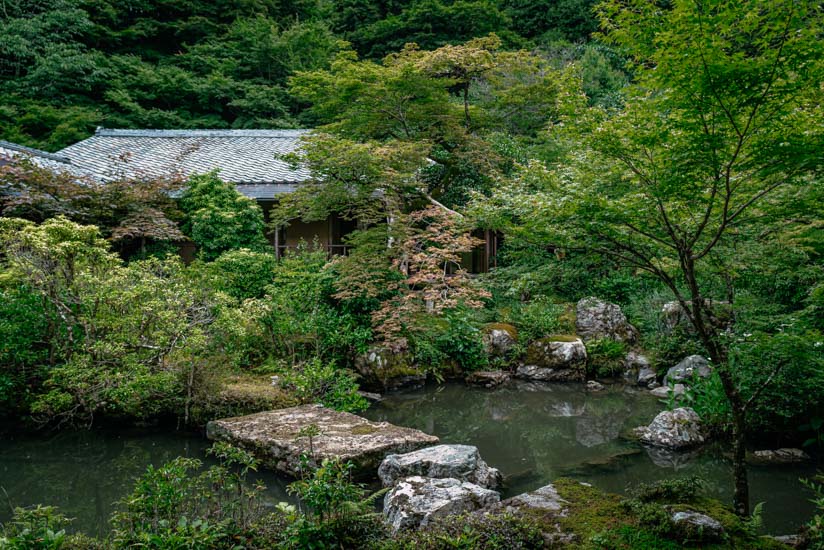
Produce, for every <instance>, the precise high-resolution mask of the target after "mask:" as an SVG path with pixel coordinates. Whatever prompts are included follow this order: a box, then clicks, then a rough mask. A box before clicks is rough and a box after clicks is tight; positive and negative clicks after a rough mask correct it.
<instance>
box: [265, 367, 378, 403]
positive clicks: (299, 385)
mask: <svg viewBox="0 0 824 550" xmlns="http://www.w3.org/2000/svg"><path fill="white" fill-rule="evenodd" d="M280 384H281V386H282V387H284V388H287V389H288V390H289V392H290V393H291V394H292V395H294V396H295V397H296V398H297V399H298V400H299V401H301V402H303V403H321V404H323V405H325V406H327V407H329V408H331V409H335V410H338V411H347V412H358V411H362V410H364V409H366V408H367V407H368V406H369V402H368V401H367V400H366V398H364V397H363V396H362V395H360V394H359V393H358V384H357V382H356V381H355V376H354V374H352V373H351V372H349V371H347V370H345V369H341V368H339V367H337V366H336V365H335V363H334V362H328V363H324V362H323V361H321V360H320V359H318V358H315V359H312V360H310V361H307V362H305V363H302V364H301V365H297V366H295V367H293V368H291V369H288V370H286V371H284V372H283V373H282V374H281V382H280Z"/></svg>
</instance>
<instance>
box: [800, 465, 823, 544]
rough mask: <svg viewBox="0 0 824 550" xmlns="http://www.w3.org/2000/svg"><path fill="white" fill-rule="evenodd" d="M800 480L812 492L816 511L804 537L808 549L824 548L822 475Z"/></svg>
mask: <svg viewBox="0 0 824 550" xmlns="http://www.w3.org/2000/svg"><path fill="white" fill-rule="evenodd" d="M801 482H802V483H803V484H804V485H805V486H806V487H807V488H808V489H810V490H811V491H812V492H813V498H812V502H813V504H815V508H816V513H815V515H814V516H813V518H812V519H811V520H810V522H809V523H807V525H806V528H805V530H804V537H805V538H806V540H807V544H808V546H807V547H808V548H809V549H810V550H822V549H824V475H821V474H819V475H818V476H816V477H815V478H814V479H802V480H801Z"/></svg>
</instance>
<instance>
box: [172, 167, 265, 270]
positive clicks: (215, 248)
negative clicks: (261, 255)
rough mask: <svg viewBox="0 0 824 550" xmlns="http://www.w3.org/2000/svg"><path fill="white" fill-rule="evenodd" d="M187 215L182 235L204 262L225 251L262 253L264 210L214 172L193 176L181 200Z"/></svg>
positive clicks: (263, 247) (263, 244)
mask: <svg viewBox="0 0 824 550" xmlns="http://www.w3.org/2000/svg"><path fill="white" fill-rule="evenodd" d="M180 208H181V209H182V210H183V212H184V213H185V215H186V219H185V221H184V225H183V232H184V233H186V234H187V235H188V236H189V238H191V239H192V240H193V241H194V242H195V244H196V245H197V247H198V254H199V256H200V257H201V258H202V259H204V260H207V261H208V260H214V259H215V258H217V257H218V256H219V255H220V254H221V253H223V252H225V251H227V250H235V249H239V248H248V249H250V250H252V251H261V250H264V249H265V248H266V246H267V240H266V237H265V235H264V233H263V231H264V227H265V224H264V221H263V210H261V208H260V206H259V205H258V204H257V203H256V202H255V201H253V200H252V199H248V198H246V197H244V196H243V195H241V194H240V193H238V192H237V190H236V189H235V188H234V186H233V185H232V184H230V183H227V182H224V181H222V180H221V179H220V178H219V177H218V175H217V173H216V172H211V173H209V174H203V175H197V176H192V177H191V178H190V179H189V183H188V186H187V187H186V189H185V190H184V191H183V194H182V195H181V197H180Z"/></svg>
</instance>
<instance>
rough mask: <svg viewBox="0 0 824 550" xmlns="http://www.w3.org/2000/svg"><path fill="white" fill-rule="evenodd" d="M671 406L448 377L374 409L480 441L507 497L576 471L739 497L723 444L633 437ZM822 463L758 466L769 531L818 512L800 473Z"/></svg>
mask: <svg viewBox="0 0 824 550" xmlns="http://www.w3.org/2000/svg"><path fill="white" fill-rule="evenodd" d="M662 408H663V406H662V405H661V403H660V402H659V401H658V400H657V399H655V398H653V397H651V396H649V394H648V393H647V392H642V391H640V390H638V389H636V388H632V387H622V386H608V387H607V389H606V390H605V391H603V392H597V393H588V392H586V391H584V389H583V386H581V385H575V384H572V385H566V384H541V383H530V382H523V381H513V382H511V383H510V384H508V385H505V386H503V387H500V388H498V389H495V390H487V389H483V388H476V387H468V386H465V385H463V384H446V385H443V386H439V387H426V388H423V389H420V390H415V391H410V392H404V393H399V394H392V395H389V396H387V397H386V399H385V400H384V401H382V402H380V403H378V404H376V405H374V406H373V407H372V408H371V409H369V410H368V411H367V412H366V413H365V416H367V417H368V418H370V419H372V420H385V421H388V422H392V423H393V424H398V425H401V426H409V427H412V428H417V429H420V430H423V431H425V432H427V433H431V434H434V435H437V436H439V437H440V438H441V440H442V441H443V442H444V443H467V444H472V445H476V446H477V447H478V448H479V449H480V452H481V455H482V456H483V457H484V460H486V462H487V463H489V464H490V465H491V466H494V467H496V468H498V469H500V470H501V472H502V473H503V474H504V477H505V479H506V484H507V486H506V488H505V491H504V496H511V495H514V494H517V493H520V492H523V491H528V490H532V489H535V488H537V487H540V486H542V485H545V484H547V483H549V482H551V481H552V480H554V479H556V478H558V477H562V476H565V477H572V478H575V479H580V480H582V481H587V482H589V483H592V484H593V485H595V486H596V487H599V488H601V489H603V490H606V491H610V492H615V493H622V494H623V493H626V492H627V491H628V489H630V488H632V487H633V486H635V485H637V484H638V483H644V482H647V483H648V482H652V481H656V480H660V479H665V478H672V477H683V476H688V475H698V476H700V477H702V478H703V479H705V480H706V481H707V482H708V483H707V484H708V492H709V493H710V495H711V496H714V497H716V498H719V499H720V500H722V501H724V502H730V501H731V500H732V468H731V465H730V463H729V461H728V460H727V458H725V456H724V448H723V445H721V444H714V445H709V446H706V447H704V448H702V449H700V450H697V451H691V452H686V453H672V452H668V451H665V450H663V449H655V448H651V447H645V446H642V445H639V444H638V443H636V442H634V441H632V440H630V439H628V438H626V437H625V436H626V435H627V434H628V433H629V432H630V431H631V430H632V428H634V427H636V426H640V425H643V424H648V423H649V422H650V421H651V420H652V419H653V418H654V417H655V415H656V414H657V413H658V412H660V411H661V410H662ZM814 472H815V468H814V466H812V465H792V466H773V467H751V468H750V481H751V494H752V495H751V496H752V499H753V502H754V503H757V502H762V501H763V502H764V503H765V504H764V521H765V529H766V530H767V531H768V532H773V533H789V532H793V531H795V530H796V529H797V528H798V527H799V526H800V525H801V524H802V523H804V522H805V521H806V520H808V519H809V518H810V516H811V514H812V511H813V506H812V504H811V503H810V502H809V501H808V499H809V498H810V494H809V493H808V492H807V491H806V490H805V489H804V488H803V486H802V485H801V484H800V483H799V481H798V479H799V478H800V477H810V476H812V475H813V474H814Z"/></svg>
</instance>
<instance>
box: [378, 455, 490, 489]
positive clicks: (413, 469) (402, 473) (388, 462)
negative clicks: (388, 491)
mask: <svg viewBox="0 0 824 550" xmlns="http://www.w3.org/2000/svg"><path fill="white" fill-rule="evenodd" d="M410 476H424V477H441V478H446V477H451V478H454V479H459V480H461V481H469V482H470V483H474V484H476V485H480V486H481V487H486V488H488V489H495V488H496V487H497V486H498V485H500V483H501V472H499V471H498V470H497V469H495V468H491V467H489V465H487V463H486V462H484V459H482V458H481V454H480V453H479V452H478V448H477V447H475V446H474V445H436V446H434V447H427V448H425V449H419V450H417V451H412V452H411V453H405V454H402V455H389V456H387V457H386V458H384V459H383V462H381V465H380V468H378V477H380V478H381V482H382V483H383V485H384V487H390V486H392V485H394V484H395V482H396V481H398V480H399V479H401V478H404V477H410Z"/></svg>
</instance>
